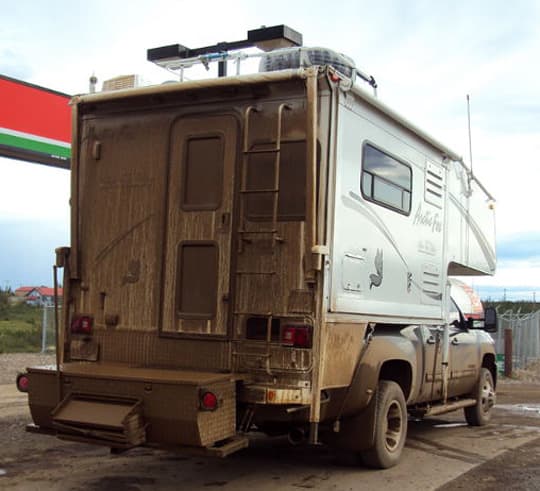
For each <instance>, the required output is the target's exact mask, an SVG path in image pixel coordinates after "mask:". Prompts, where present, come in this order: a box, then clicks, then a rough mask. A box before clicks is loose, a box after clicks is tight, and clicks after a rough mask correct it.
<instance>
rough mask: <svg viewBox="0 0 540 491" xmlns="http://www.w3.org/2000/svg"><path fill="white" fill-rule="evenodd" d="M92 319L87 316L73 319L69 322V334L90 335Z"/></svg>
mask: <svg viewBox="0 0 540 491" xmlns="http://www.w3.org/2000/svg"><path fill="white" fill-rule="evenodd" d="M93 324H94V319H93V318H92V317H91V316H89V315H79V316H76V317H73V320H72V321H71V332H72V333H73V334H92V325H93Z"/></svg>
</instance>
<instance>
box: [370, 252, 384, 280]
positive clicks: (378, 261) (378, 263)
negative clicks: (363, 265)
mask: <svg viewBox="0 0 540 491" xmlns="http://www.w3.org/2000/svg"><path fill="white" fill-rule="evenodd" d="M375 271H376V272H377V273H374V274H370V275H369V289H370V290H371V289H372V288H373V287H374V286H375V287H378V286H381V283H382V280H383V251H382V249H377V254H375Z"/></svg>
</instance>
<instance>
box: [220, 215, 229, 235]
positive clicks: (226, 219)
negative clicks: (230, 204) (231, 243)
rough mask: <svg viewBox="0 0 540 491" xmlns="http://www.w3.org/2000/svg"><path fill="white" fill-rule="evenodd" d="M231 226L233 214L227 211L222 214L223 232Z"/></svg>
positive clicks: (221, 226)
mask: <svg viewBox="0 0 540 491" xmlns="http://www.w3.org/2000/svg"><path fill="white" fill-rule="evenodd" d="M230 224H231V214H230V213H229V212H228V211H226V212H224V213H222V214H221V219H220V228H221V230H227V229H228V228H229V226H230Z"/></svg>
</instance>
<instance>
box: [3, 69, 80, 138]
mask: <svg viewBox="0 0 540 491" xmlns="http://www.w3.org/2000/svg"><path fill="white" fill-rule="evenodd" d="M69 100H70V97H69V96H67V95H61V94H57V93H54V92H51V91H49V90H47V89H43V88H40V87H37V86H33V85H28V84H25V83H23V82H18V81H16V80H12V79H5V78H3V77H0V108H1V110H0V127H2V128H7V129H10V130H15V131H22V132H23V133H30V134H32V135H37V136H41V137H45V138H52V139H54V140H60V141H62V142H66V143H70V142H71V107H70V106H69Z"/></svg>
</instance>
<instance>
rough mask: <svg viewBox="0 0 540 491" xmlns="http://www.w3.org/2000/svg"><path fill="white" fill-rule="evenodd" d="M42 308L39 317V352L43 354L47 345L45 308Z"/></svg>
mask: <svg viewBox="0 0 540 491" xmlns="http://www.w3.org/2000/svg"><path fill="white" fill-rule="evenodd" d="M42 307H43V315H42V317H41V352H42V353H45V349H46V348H47V347H46V344H47V307H45V305H43V306H42Z"/></svg>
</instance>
